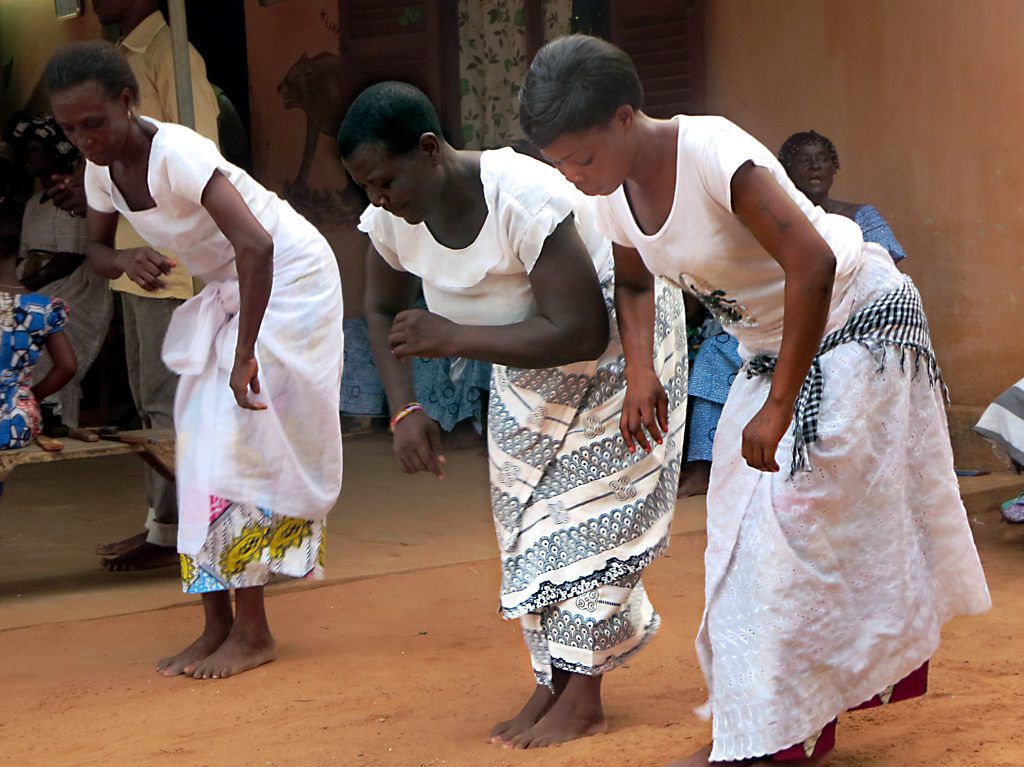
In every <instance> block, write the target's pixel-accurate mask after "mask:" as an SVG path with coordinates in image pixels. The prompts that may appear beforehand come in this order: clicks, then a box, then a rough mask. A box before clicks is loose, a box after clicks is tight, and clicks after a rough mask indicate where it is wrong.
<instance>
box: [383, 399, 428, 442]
mask: <svg viewBox="0 0 1024 767" xmlns="http://www.w3.org/2000/svg"><path fill="white" fill-rule="evenodd" d="M417 410H419V411H422V410H423V405H421V404H420V403H419V402H410V403H409V404H408V405H406V406H405V407H403V408H402V409H401V410H399V411H398V412H397V413H395V415H394V416H393V417H392V418H391V422H390V423H389V424H388V429H390V430H391V433H392V434H394V433H395V427H396V426H398V422H399V421H401V420H402V419H403V418H405V417H406V416H407V415H412V414H413V413H415V412H416V411H417Z"/></svg>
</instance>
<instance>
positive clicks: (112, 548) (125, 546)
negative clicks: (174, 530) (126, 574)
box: [96, 530, 149, 557]
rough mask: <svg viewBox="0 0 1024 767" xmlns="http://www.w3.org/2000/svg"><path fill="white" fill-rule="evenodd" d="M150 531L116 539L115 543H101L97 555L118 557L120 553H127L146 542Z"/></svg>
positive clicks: (97, 548)
mask: <svg viewBox="0 0 1024 767" xmlns="http://www.w3.org/2000/svg"><path fill="white" fill-rule="evenodd" d="M148 535H149V532H148V531H146V530H143V531H142V532H141V533H136V534H135V535H133V536H131V537H129V538H125V539H124V540H121V541H114V542H113V543H101V544H100V545H99V546H97V547H96V555H97V556H100V557H116V556H118V555H119V554H126V553H128V552H129V551H131V550H132V549H135V548H138V547H139V546H141V545H142V544H144V543H145V542H146V536H148Z"/></svg>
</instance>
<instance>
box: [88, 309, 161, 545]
mask: <svg viewBox="0 0 1024 767" xmlns="http://www.w3.org/2000/svg"><path fill="white" fill-rule="evenodd" d="M117 295H118V296H119V300H120V301H121V315H122V321H123V324H124V361H125V367H126V369H127V371H128V387H129V389H130V390H131V393H132V401H133V402H134V404H135V409H136V410H137V411H139V413H140V414H141V413H142V400H141V399H140V388H139V387H140V382H139V322H138V318H137V316H136V312H135V308H136V304H135V303H133V302H132V300H131V299H132V296H130V295H129V294H127V293H118V294H117ZM147 472H148V469H147ZM146 503H147V505H148V506H149V508H150V510H151V513H152V509H153V499H152V497H151V495H150V488H149V475H148V473H147V474H146ZM145 541H146V531H145V530H143V531H142V532H141V533H136V534H135V535H131V536H129V537H128V538H124V539H123V540H119V541H112V542H111V543H102V544H100V545H99V546H97V547H96V554H97V555H98V556H101V557H116V556H118V555H120V554H124V553H125V552H128V551H131V550H133V549H135V548H137V547H138V546H140V545H142V544H143V543H145Z"/></svg>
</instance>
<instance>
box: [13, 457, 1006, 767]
mask: <svg viewBox="0 0 1024 767" xmlns="http://www.w3.org/2000/svg"><path fill="white" fill-rule="evenodd" d="M485 470H486V467H485V464H484V461H483V459H482V458H479V457H478V456H475V455H473V454H472V451H468V452H466V451H464V452H462V453H459V454H454V455H453V456H452V457H451V462H450V470H449V478H448V480H446V481H445V482H444V483H437V482H436V481H434V480H432V479H429V478H424V477H416V478H408V477H405V476H403V475H401V474H399V473H398V472H397V471H396V470H395V469H394V468H393V466H392V464H391V462H390V459H389V456H388V454H387V447H386V444H385V443H384V441H383V440H379V439H364V440H362V441H350V442H349V443H348V444H347V445H346V480H345V482H346V485H345V491H344V493H343V496H342V499H341V501H340V503H339V506H338V508H337V509H336V510H335V512H334V517H333V518H332V520H331V530H332V533H331V538H330V541H331V542H330V549H329V552H328V553H329V556H328V561H327V566H328V571H329V577H330V578H332V580H328V581H327V582H326V583H325V584H324V585H321V586H318V587H315V588H295V587H294V586H293V587H286V588H282V589H277V590H276V591H275V592H274V593H273V595H272V596H271V597H270V599H269V600H268V606H269V612H270V619H271V625H272V627H273V628H274V630H275V634H276V636H277V640H278V643H279V645H280V648H281V651H280V657H279V658H278V660H277V661H276V662H274V663H271V664H269V665H267V666H264V667H261V668H259V669H257V670H254V671H251V672H249V673H246V674H242V675H240V676H238V677H234V678H230V679H227V680H219V681H207V682H197V681H194V680H191V679H185V678H176V679H164V678H162V677H160V676H158V675H157V674H156V673H155V670H154V664H155V661H156V659H157V658H158V657H160V656H162V655H164V654H167V653H169V652H172V651H176V650H178V649H180V647H181V646H183V645H185V644H186V643H188V642H189V641H191V639H192V638H193V636H194V634H195V632H196V631H197V628H198V625H199V623H198V622H199V619H200V616H199V610H198V607H197V604H196V602H195V601H192V600H190V599H186V598H184V597H182V595H181V594H180V593H179V592H178V586H177V582H176V579H175V575H174V573H173V572H171V571H170V570H163V571H159V572H155V573H153V572H151V573H144V574H117V575H114V574H109V573H106V572H105V571H103V570H101V569H100V568H99V567H98V565H97V562H96V558H95V557H94V556H93V555H92V554H91V549H92V547H93V546H94V545H95V544H96V543H98V542H101V541H103V540H108V539H112V538H116V537H118V536H119V535H122V534H126V533H129V532H133V531H134V529H135V526H137V525H138V524H139V523H140V522H141V515H140V511H139V508H138V501H139V499H138V497H137V496H138V488H139V487H141V472H140V471H139V468H138V467H137V466H136V465H135V464H134V463H132V462H131V461H130V460H129V458H127V457H126V458H118V459H103V460H97V461H83V462H78V463H76V464H70V463H67V464H54V465H50V466H42V467H26V468H24V469H19V470H18V471H17V472H15V474H14V475H12V477H11V480H10V481H9V482H8V493H7V496H6V497H5V498H4V501H3V506H2V507H0V659H2V661H3V665H4V671H3V677H2V678H3V681H2V682H0V744H2V746H0V764H3V765H17V766H18V767H22V766H26V765H45V766H46V767H50V766H51V765H75V766H78V765H83V766H84V765H100V764H102V765H114V766H115V767H116V766H119V765H174V766H177V765H189V766H192V765H196V766H199V765H209V766H210V767H220V766H221V765H231V766H233V765H253V766H255V767H271V766H278V767H292V766H293V765H295V766H300V767H305V766H306V765H346V767H347V766H349V765H351V766H353V767H362V766H364V765H366V766H370V765H395V766H397V767H420V766H424V767H425V766H426V765H455V766H464V767H506V766H509V767H511V766H518V765H530V767H583V766H584V765H585V766H586V767H604V766H608V767H611V766H614V767H649V766H656V767H660V765H663V764H664V763H665V762H666V761H667V760H668V759H669V758H670V757H673V756H676V755H682V754H687V753H690V752H691V751H693V750H695V749H696V748H697V747H698V746H700V745H702V744H703V743H705V742H706V741H707V740H708V738H709V732H710V730H709V727H708V725H707V724H705V723H703V722H701V721H700V720H698V719H697V718H696V717H695V716H694V715H693V713H692V711H693V709H694V707H696V706H697V705H699V704H700V703H702V702H703V700H704V691H703V690H702V687H701V685H702V678H701V674H700V671H699V670H698V668H697V665H696V659H695V655H694V651H693V636H694V634H695V631H696V628H697V624H698V622H699V619H700V610H701V603H702V578H703V573H702V551H703V545H704V536H703V531H702V527H701V523H700V513H701V509H700V503H699V502H693V501H691V502H688V503H686V504H682V505H681V506H680V511H679V517H678V524H677V526H676V533H675V536H674V539H673V542H672V547H671V550H670V552H669V554H668V555H667V556H665V557H664V558H663V559H661V560H660V561H659V562H657V563H656V564H655V565H654V566H653V567H652V568H651V569H650V571H649V574H648V575H647V576H646V577H645V580H646V582H647V586H648V590H649V592H650V593H651V595H652V599H653V600H654V603H655V605H656V607H657V608H658V610H659V611H660V612H661V614H662V617H663V619H664V625H663V627H662V630H661V634H660V636H659V637H658V638H657V639H656V640H655V641H654V642H653V643H652V644H651V645H650V646H649V647H648V648H647V649H646V650H644V651H643V652H642V653H640V654H639V655H638V656H636V658H635V660H633V661H632V662H631V663H630V664H629V665H628V667H626V668H624V669H621V670H619V671H617V672H615V673H613V674H611V675H610V677H609V679H608V680H607V681H606V685H605V687H606V709H607V710H606V713H607V715H608V719H609V732H608V734H606V735H602V736H598V737H594V738H590V739H587V740H584V741H580V742H577V743H573V744H569V745H565V746H562V747H559V748H553V749H548V750H541V751H536V752H533V751H530V752H513V751H509V750H506V749H503V748H500V747H497V746H492V745H489V744H488V743H487V742H486V735H487V733H488V732H489V730H490V728H491V726H492V725H493V723H494V722H495V721H497V720H499V719H503V718H507V717H508V716H510V715H512V714H513V713H514V712H515V711H516V710H517V709H518V706H519V705H520V703H521V702H522V701H523V700H525V698H526V696H527V695H528V694H529V693H530V691H531V689H532V685H533V681H532V673H531V671H530V665H529V659H528V657H527V654H526V650H525V647H524V646H523V643H522V640H521V638H520V632H519V629H518V626H517V624H515V623H506V622H503V621H502V620H501V619H500V618H499V617H498V615H497V614H496V606H497V600H496V593H497V586H498V576H499V571H498V561H497V558H496V551H495V546H494V542H493V531H492V530H491V528H490V522H489V515H488V511H487V490H486V484H485V479H484V477H485ZM382 488H386V491H382ZM971 516H972V523H973V526H974V530H975V534H976V537H977V539H978V543H979V547H980V549H981V552H982V557H983V559H984V562H985V567H986V571H987V573H988V576H989V582H990V585H991V588H992V592H993V598H994V600H995V604H996V607H995V609H993V610H992V611H991V612H990V613H988V614H987V615H985V616H982V617H978V618H971V619H960V620H957V621H954V622H953V623H952V624H951V625H950V626H949V627H948V629H947V631H946V632H945V641H944V644H943V646H942V649H941V650H940V652H939V654H938V656H937V657H936V658H935V660H934V662H933V664H932V678H931V688H932V692H931V693H930V694H929V695H928V696H926V697H925V698H923V699H919V700H916V701H911V702H907V703H901V704H899V705H895V706H891V707H888V708H884V709H875V710H872V711H866V712H861V713H857V714H851V715H849V716H847V717H845V718H844V719H842V720H841V722H840V726H839V748H838V750H837V752H836V757H835V758H834V760H833V762H832V764H833V765H834V766H835V767H882V766H883V765H884V766H885V767H916V766H918V765H921V766H922V767H923V765H934V764H941V765H953V766H955V767H982V766H984V767H990V766H992V767H995V766H997V765H998V766H1005V767H1010V766H1011V765H1012V766H1014V767H1017V766H1019V765H1022V764H1024V727H1022V725H1021V723H1022V721H1024V718H1022V714H1021V712H1022V711H1024V678H1022V675H1021V672H1022V670H1024V663H1022V662H1021V661H1020V648H1021V636H1022V635H1024V589H1022V588H1021V584H1022V583H1024V579H1022V574H1024V530H1020V529H1014V528H1010V527H1008V526H1005V525H1003V524H1001V523H1000V522H999V520H998V514H997V513H996V512H995V511H994V510H988V511H984V510H976V511H972V512H971Z"/></svg>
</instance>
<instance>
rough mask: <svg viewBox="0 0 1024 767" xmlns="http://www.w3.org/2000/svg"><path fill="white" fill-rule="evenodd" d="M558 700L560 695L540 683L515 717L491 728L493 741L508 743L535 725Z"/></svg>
mask: <svg viewBox="0 0 1024 767" xmlns="http://www.w3.org/2000/svg"><path fill="white" fill-rule="evenodd" d="M556 700H558V695H557V694H556V693H553V692H551V690H549V689H548V688H547V686H546V685H543V684H539V685H537V688H536V689H535V690H534V691H533V695H531V696H530V699H529V700H528V701H526V705H525V706H523V710H522V711H520V712H519V713H518V714H516V717H515V719H509V720H507V721H504V722H498V723H497V724H496V725H494V729H493V730H491V743H507V742H509V741H510V740H512V739H513V738H514V737H516V736H517V735H521V734H522V733H524V732H526V731H527V730H528V729H530V728H531V727H532V726H533V725H535V724H536V723H537V722H538V721H540V718H541V717H542V716H544V714H546V713H547V712H548V709H550V708H551V706H553V705H554V703H555V701H556Z"/></svg>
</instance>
